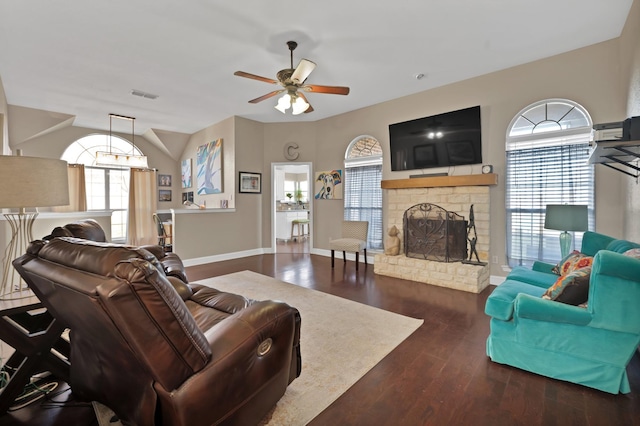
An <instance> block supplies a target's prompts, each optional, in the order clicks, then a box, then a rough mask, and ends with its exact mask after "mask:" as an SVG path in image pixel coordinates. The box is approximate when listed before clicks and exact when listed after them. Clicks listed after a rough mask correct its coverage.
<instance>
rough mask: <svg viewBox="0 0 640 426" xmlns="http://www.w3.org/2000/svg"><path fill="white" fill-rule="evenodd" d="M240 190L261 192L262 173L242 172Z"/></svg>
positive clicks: (254, 192)
mask: <svg viewBox="0 0 640 426" xmlns="http://www.w3.org/2000/svg"><path fill="white" fill-rule="evenodd" d="M238 180H239V181H240V192H246V193H250V194H260V193H261V192H262V173H250V172H240V177H239V179H238Z"/></svg>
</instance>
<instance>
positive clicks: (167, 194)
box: [158, 189, 171, 201]
mask: <svg viewBox="0 0 640 426" xmlns="http://www.w3.org/2000/svg"><path fill="white" fill-rule="evenodd" d="M158 201H171V190H170V189H160V190H158Z"/></svg>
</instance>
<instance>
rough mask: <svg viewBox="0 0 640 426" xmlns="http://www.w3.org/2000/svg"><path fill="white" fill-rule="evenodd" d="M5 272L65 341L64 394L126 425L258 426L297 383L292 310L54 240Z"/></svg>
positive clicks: (120, 252) (124, 253) (120, 250)
mask: <svg viewBox="0 0 640 426" xmlns="http://www.w3.org/2000/svg"><path fill="white" fill-rule="evenodd" d="M13 265H14V267H15V268H16V269H17V270H18V272H19V273H20V275H21V276H22V277H23V278H24V280H25V281H26V282H27V284H28V285H29V287H30V288H31V289H32V290H33V291H34V293H35V294H36V295H37V296H38V298H40V300H41V301H42V303H43V304H44V305H45V307H46V308H47V309H48V310H49V311H50V312H51V314H52V315H53V316H54V317H55V318H57V319H58V320H60V321H61V322H63V323H64V324H65V325H66V326H67V327H68V328H69V329H70V341H71V356H70V358H71V388H72V390H73V392H74V394H76V395H77V396H78V397H79V398H81V399H84V400H88V401H89V400H95V401H99V402H101V403H103V404H105V405H107V406H108V407H110V408H111V409H113V410H114V412H115V413H116V414H117V415H118V417H120V419H121V420H122V421H123V423H124V424H127V425H140V426H146V425H185V426H187V425H188V426H197V425H212V424H238V425H251V424H256V423H258V422H259V421H260V420H261V419H262V418H263V417H264V415H265V414H266V413H267V412H268V411H269V410H270V409H271V408H272V407H273V406H274V405H275V404H276V402H277V401H278V400H279V399H280V397H281V396H282V395H283V394H284V392H285V390H286V388H287V386H288V384H289V383H291V381H293V380H294V379H295V378H296V377H297V376H298V375H299V374H300V368H301V358H300V347H299V336H300V335H299V333H300V315H299V313H298V311H297V310H296V309H295V308H292V307H290V306H289V305H287V304H285V303H282V302H275V301H254V300H249V299H246V298H244V297H242V296H239V295H234V294H230V293H223V292H220V291H218V290H215V289H212V288H209V287H204V286H201V285H189V284H186V283H184V282H182V281H181V280H179V279H176V278H175V277H167V276H166V275H165V273H164V269H163V267H162V266H161V265H160V264H159V262H158V261H157V259H156V258H155V256H153V255H152V254H151V253H150V252H149V251H147V250H145V249H141V248H132V247H127V246H123V245H116V244H109V243H100V242H93V241H89V240H83V239H78V238H70V237H61V238H53V239H51V240H50V241H34V242H32V243H31V244H30V246H29V248H28V250H27V253H26V254H25V255H23V256H21V257H19V258H18V259H16V260H14V262H13ZM174 286H175V287H174Z"/></svg>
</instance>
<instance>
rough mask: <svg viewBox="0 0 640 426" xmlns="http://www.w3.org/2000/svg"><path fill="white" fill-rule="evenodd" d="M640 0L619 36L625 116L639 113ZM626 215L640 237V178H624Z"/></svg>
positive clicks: (630, 233)
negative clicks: (625, 107) (625, 99)
mask: <svg viewBox="0 0 640 426" xmlns="http://www.w3.org/2000/svg"><path fill="white" fill-rule="evenodd" d="M639 39H640V2H637V1H635V2H633V5H632V6H631V11H630V12H629V17H628V18H627V23H626V25H625V28H624V31H623V33H622V36H621V37H620V56H621V58H622V61H621V64H622V75H623V90H624V91H625V95H626V97H627V111H626V112H627V113H626V115H625V117H637V116H640V43H638V40H639ZM624 183H625V194H624V196H625V198H626V202H625V211H624V213H625V217H624V235H625V237H627V238H629V239H631V240H633V241H640V221H638V217H640V187H639V186H638V179H633V178H631V177H625V178H624Z"/></svg>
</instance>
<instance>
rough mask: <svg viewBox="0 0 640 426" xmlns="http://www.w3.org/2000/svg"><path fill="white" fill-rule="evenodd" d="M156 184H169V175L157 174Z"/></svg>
mask: <svg viewBox="0 0 640 426" xmlns="http://www.w3.org/2000/svg"><path fill="white" fill-rule="evenodd" d="M158 186H171V175H158Z"/></svg>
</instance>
